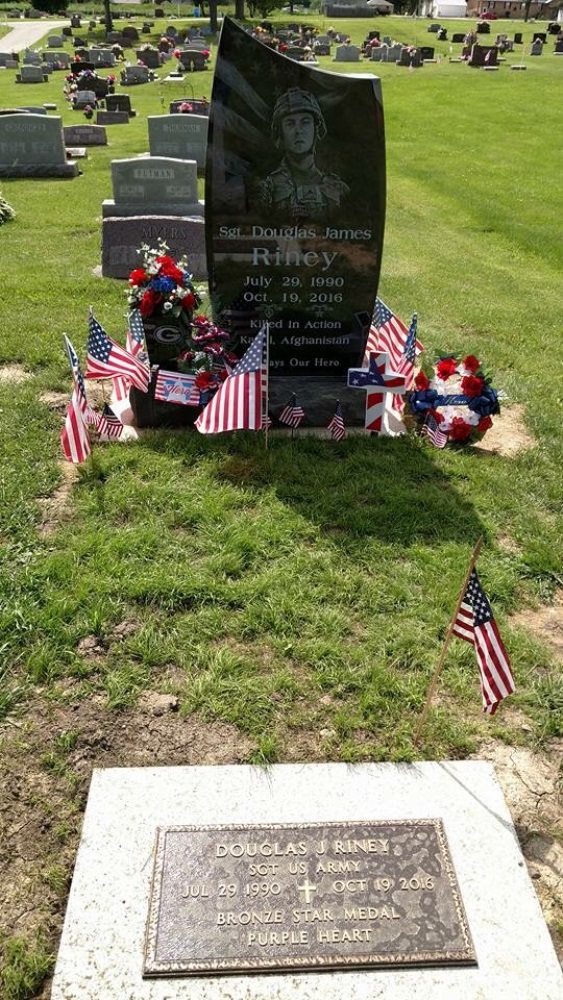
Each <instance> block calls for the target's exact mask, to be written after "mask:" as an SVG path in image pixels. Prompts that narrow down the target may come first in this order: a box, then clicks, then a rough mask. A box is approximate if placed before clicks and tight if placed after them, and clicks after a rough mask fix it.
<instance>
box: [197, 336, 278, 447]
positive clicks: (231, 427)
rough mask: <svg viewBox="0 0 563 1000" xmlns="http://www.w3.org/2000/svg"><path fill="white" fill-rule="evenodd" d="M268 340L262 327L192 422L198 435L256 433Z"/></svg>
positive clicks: (259, 423) (265, 378) (259, 427)
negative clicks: (234, 432)
mask: <svg viewBox="0 0 563 1000" xmlns="http://www.w3.org/2000/svg"><path fill="white" fill-rule="evenodd" d="M268 337H269V330H268V327H267V326H263V327H262V329H261V330H260V332H259V333H258V334H257V335H256V337H255V338H254V340H253V341H252V343H251V345H250V347H249V348H248V350H247V351H246V353H245V354H244V356H243V357H242V359H241V360H240V361H239V363H238V364H237V366H236V367H235V368H234V369H233V371H232V372H231V374H230V375H229V376H228V377H227V378H226V379H225V381H224V382H223V384H222V386H221V388H220V389H219V390H218V392H217V393H216V394H215V395H214V396H213V398H212V399H211V400H210V401H209V403H208V404H207V406H206V407H205V409H204V410H203V411H202V412H201V413H200V415H199V417H198V418H197V420H196V422H195V427H196V428H197V430H198V431H199V432H200V434H222V433H224V432H225V431H259V430H262V428H263V427H264V418H263V407H264V403H265V400H266V391H267V385H268Z"/></svg>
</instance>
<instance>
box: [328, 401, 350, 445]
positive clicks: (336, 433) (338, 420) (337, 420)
mask: <svg viewBox="0 0 563 1000" xmlns="http://www.w3.org/2000/svg"><path fill="white" fill-rule="evenodd" d="M327 430H328V431H330V436H331V438H332V439H333V440H334V441H343V440H344V438H345V437H346V428H345V426H344V417H343V416H342V403H341V402H340V400H337V403H336V409H335V411H334V416H333V418H332V420H331V421H330V423H329V424H328V426H327Z"/></svg>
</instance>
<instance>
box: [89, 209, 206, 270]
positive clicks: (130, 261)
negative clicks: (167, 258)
mask: <svg viewBox="0 0 563 1000" xmlns="http://www.w3.org/2000/svg"><path fill="white" fill-rule="evenodd" d="M159 238H160V239H162V240H164V242H165V243H166V244H167V246H168V247H169V251H170V254H171V256H172V257H174V258H175V259H179V258H180V257H183V256H184V255H187V257H188V260H189V265H190V271H191V272H192V274H193V276H194V278H196V279H197V280H198V281H204V280H205V279H206V278H207V266H206V262H205V227H204V222H203V217H202V216H199V217H192V218H183V217H180V216H176V217H174V216H162V215H158V216H157V215H153V216H151V215H143V216H134V217H132V218H107V219H104V220H103V223H102V275H103V276H104V278H128V277H129V275H130V273H131V271H132V270H133V269H134V268H135V267H138V265H139V254H138V250H139V247H140V246H142V244H143V243H146V244H148V246H156V245H157V240H158V239H159Z"/></svg>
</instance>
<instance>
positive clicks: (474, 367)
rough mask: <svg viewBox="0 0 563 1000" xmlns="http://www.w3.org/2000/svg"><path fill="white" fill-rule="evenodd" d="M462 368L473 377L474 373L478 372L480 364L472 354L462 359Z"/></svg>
mask: <svg viewBox="0 0 563 1000" xmlns="http://www.w3.org/2000/svg"><path fill="white" fill-rule="evenodd" d="M463 367H464V368H465V370H466V371H467V372H471V374H472V375H475V372H478V371H479V369H480V367H481V362H480V361H479V358H476V357H475V355H474V354H468V355H467V357H466V358H464V359H463Z"/></svg>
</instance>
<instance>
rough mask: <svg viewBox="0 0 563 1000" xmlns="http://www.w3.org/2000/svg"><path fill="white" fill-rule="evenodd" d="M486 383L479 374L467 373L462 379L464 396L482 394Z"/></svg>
mask: <svg viewBox="0 0 563 1000" xmlns="http://www.w3.org/2000/svg"><path fill="white" fill-rule="evenodd" d="M484 387H485V383H484V381H483V379H482V378H479V376H478V375H466V376H465V378H462V380H461V391H462V393H463V394H464V396H480V395H481V393H482V392H483V389H484Z"/></svg>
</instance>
